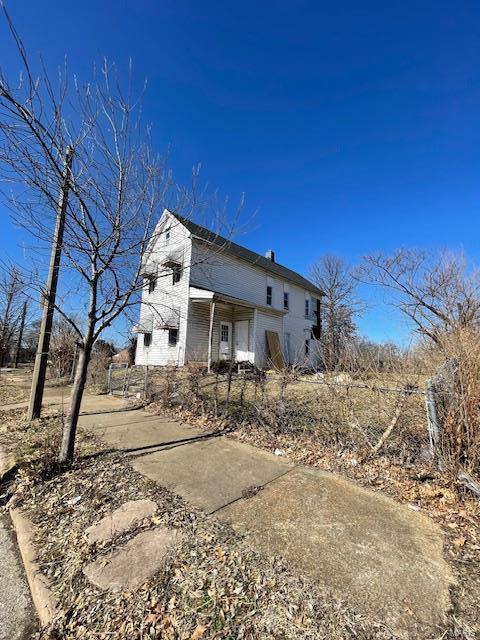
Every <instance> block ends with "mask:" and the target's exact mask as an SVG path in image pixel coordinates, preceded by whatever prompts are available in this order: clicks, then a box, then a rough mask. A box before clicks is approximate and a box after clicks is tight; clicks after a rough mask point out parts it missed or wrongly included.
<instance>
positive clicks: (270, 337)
mask: <svg viewBox="0 0 480 640" xmlns="http://www.w3.org/2000/svg"><path fill="white" fill-rule="evenodd" d="M265 334H266V336H267V344H268V350H269V352H270V360H271V361H272V364H273V366H274V367H275V369H283V368H284V367H285V361H284V359H283V353H282V347H281V346H280V338H279V337H278V333H277V332H276V331H268V330H266V331H265Z"/></svg>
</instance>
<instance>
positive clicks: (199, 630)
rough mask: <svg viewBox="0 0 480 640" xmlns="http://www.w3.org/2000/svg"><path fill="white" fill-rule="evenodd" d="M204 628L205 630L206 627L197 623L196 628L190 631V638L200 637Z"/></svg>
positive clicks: (195, 639)
mask: <svg viewBox="0 0 480 640" xmlns="http://www.w3.org/2000/svg"><path fill="white" fill-rule="evenodd" d="M206 630H207V627H204V626H203V624H197V628H196V629H195V631H194V632H193V633H192V638H191V640H198V638H201V637H202V636H203V634H204V633H205V631H206Z"/></svg>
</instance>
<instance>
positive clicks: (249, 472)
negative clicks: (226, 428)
mask: <svg viewBox="0 0 480 640" xmlns="http://www.w3.org/2000/svg"><path fill="white" fill-rule="evenodd" d="M293 466H294V465H293V464H292V463H290V462H288V461H286V460H285V459H282V458H279V457H277V456H272V455H270V454H269V453H267V452H265V451H261V450H260V449H255V448H254V447H251V446H250V445H247V444H243V443H240V442H234V441H233V440H229V439H227V438H225V437H219V438H212V439H210V440H202V441H198V442H194V443H190V444H185V445H182V446H178V447H174V448H171V449H166V450H163V451H159V452H156V453H152V454H148V455H144V456H141V457H139V458H137V459H136V460H135V461H134V462H133V467H134V468H135V469H136V470H137V471H139V472H140V473H143V474H144V475H145V476H147V477H148V478H150V479H151V480H155V481H157V482H159V483H160V484H161V485H163V486H164V487H167V488H168V489H170V490H171V491H174V492H175V493H177V494H179V495H181V496H182V497H183V498H185V500H187V501H188V502H190V503H191V504H193V505H195V506H197V507H200V508H201V509H203V510H204V511H206V512H207V513H212V512H213V511H216V510H217V509H220V508H222V507H224V506H225V505H227V504H229V503H230V502H232V501H233V500H238V499H239V498H241V497H242V495H243V492H244V491H245V490H246V489H248V488H249V487H252V486H259V485H260V486H263V485H264V484H266V483H268V482H271V481H272V480H274V479H275V478H278V477H280V476H282V475H283V474H284V473H286V472H288V471H289V470H290V469H292V468H293Z"/></svg>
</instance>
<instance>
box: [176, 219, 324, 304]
mask: <svg viewBox="0 0 480 640" xmlns="http://www.w3.org/2000/svg"><path fill="white" fill-rule="evenodd" d="M170 213H171V215H172V216H174V217H175V218H176V219H177V220H178V221H179V222H180V223H181V224H183V226H184V227H186V228H187V229H188V231H190V233H191V234H192V236H193V237H194V238H197V239H200V240H202V241H204V242H207V243H209V244H213V245H215V247H217V248H218V249H219V251H220V252H221V253H225V254H227V255H231V256H234V257H235V258H240V260H245V261H246V262H249V263H250V264H253V265H255V266H257V267H259V268H261V269H264V270H265V271H267V272H268V273H271V274H272V275H274V276H277V277H279V278H282V279H283V280H288V281H289V282H292V283H293V284H296V285H298V286H299V287H302V288H303V289H307V291H310V292H311V293H316V294H317V295H318V296H323V295H325V294H324V292H323V291H322V290H321V289H319V288H318V287H316V286H315V285H314V284H313V283H312V282H310V281H309V280H307V279H306V278H304V277H303V276H301V275H300V274H299V273H296V271H292V270H291V269H288V268H287V267H284V266H283V265H281V264H278V262H273V261H272V260H269V259H268V258H265V257H264V256H262V255H261V254H259V253H255V251H250V249H246V248H245V247H242V246H240V245H239V244H236V243H235V242H232V241H231V240H228V239H227V238H223V237H222V236H220V235H218V234H217V233H214V232H213V231H210V229H207V228H206V227H202V226H200V225H199V224H196V223H195V222H192V221H191V220H189V219H188V218H184V217H183V216H180V215H178V214H177V213H174V212H173V211H170Z"/></svg>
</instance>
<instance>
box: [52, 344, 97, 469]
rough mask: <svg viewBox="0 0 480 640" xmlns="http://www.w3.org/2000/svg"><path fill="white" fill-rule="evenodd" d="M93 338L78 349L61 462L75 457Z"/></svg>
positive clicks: (64, 427)
mask: <svg viewBox="0 0 480 640" xmlns="http://www.w3.org/2000/svg"><path fill="white" fill-rule="evenodd" d="M92 347H93V344H92V341H91V339H90V340H89V341H88V342H86V344H85V346H82V347H79V349H78V362H77V368H76V371H75V379H74V381H73V387H72V395H71V396H70V408H69V410H68V415H67V417H66V418H65V423H64V426H63V437H62V446H61V448H60V454H59V456H58V461H59V462H67V461H69V460H72V459H73V454H74V451H75V434H76V432H77V423H78V415H79V413H80V405H81V403H82V398H83V391H84V389H85V382H86V381H87V370H88V363H89V362H90V355H91V352H92Z"/></svg>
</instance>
